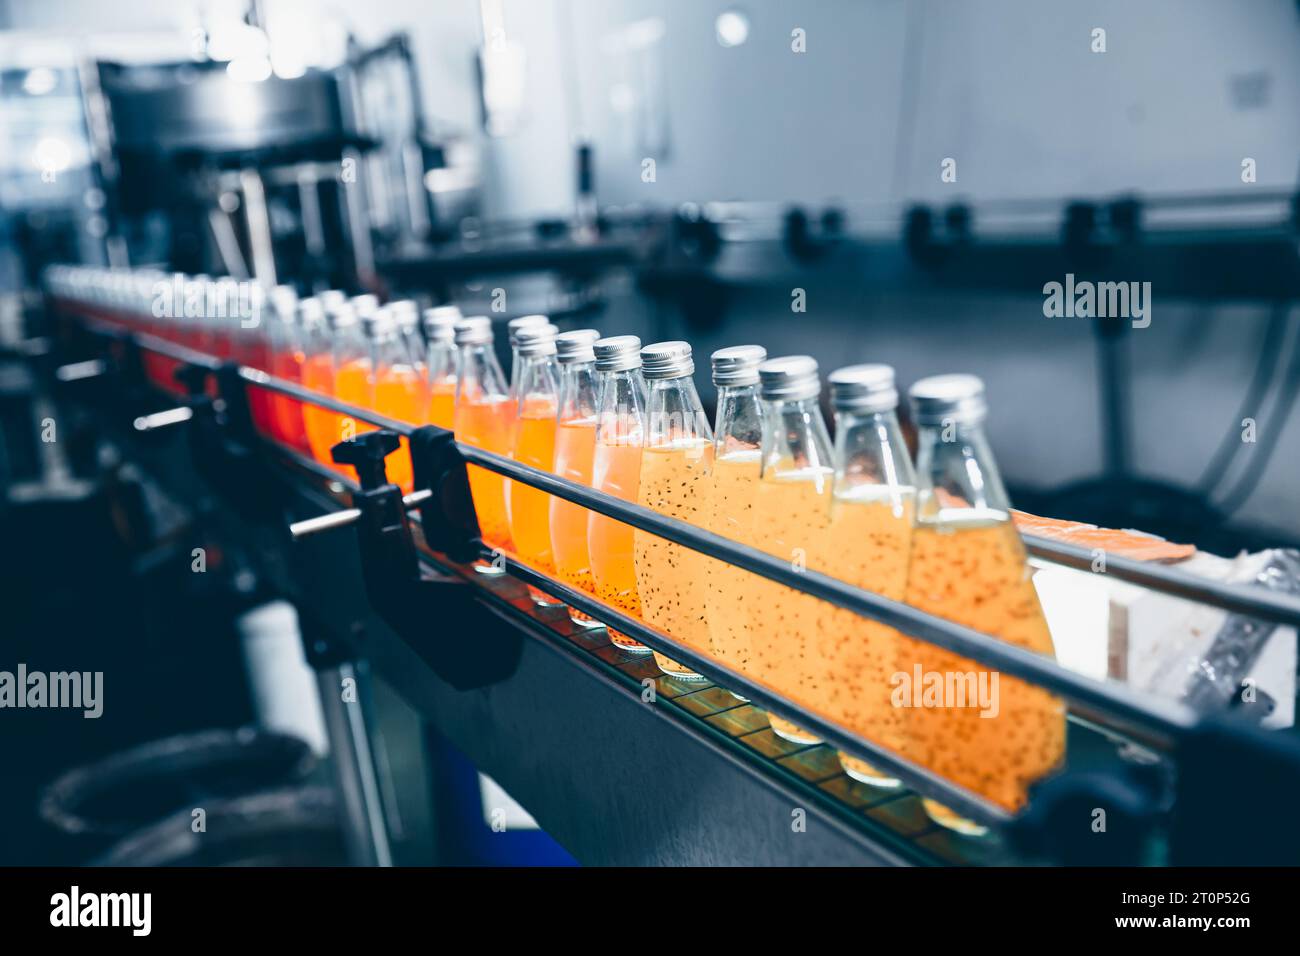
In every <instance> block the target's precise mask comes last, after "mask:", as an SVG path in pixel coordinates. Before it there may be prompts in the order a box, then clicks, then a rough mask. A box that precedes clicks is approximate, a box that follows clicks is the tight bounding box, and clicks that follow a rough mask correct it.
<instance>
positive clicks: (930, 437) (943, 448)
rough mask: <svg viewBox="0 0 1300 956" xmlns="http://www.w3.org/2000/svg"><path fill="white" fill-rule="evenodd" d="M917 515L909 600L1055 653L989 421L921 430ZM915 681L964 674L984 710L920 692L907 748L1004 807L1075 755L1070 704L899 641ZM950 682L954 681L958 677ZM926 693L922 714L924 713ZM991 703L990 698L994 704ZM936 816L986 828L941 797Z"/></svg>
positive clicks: (930, 809) (911, 710)
mask: <svg viewBox="0 0 1300 956" xmlns="http://www.w3.org/2000/svg"><path fill="white" fill-rule="evenodd" d="M917 441H918V447H917V498H916V518H915V527H914V530H913V536H912V546H911V554H910V559H909V562H908V577H907V592H906V598H907V603H909V604H911V605H912V606H913V607H915V608H917V609H918V610H922V611H926V612H928V613H930V614H934V615H936V616H938V617H942V618H945V619H947V620H950V621H953V622H955V623H957V624H963V625H965V626H967V627H971V628H974V629H975V630H978V631H981V632H983V633H985V634H990V635H993V636H995V637H998V638H1001V639H1002V640H1004V641H1007V642H1008V643H1011V644H1016V645H1018V646H1020V647H1023V648H1026V649H1027V650H1031V651H1035V652H1037V653H1040V654H1045V655H1052V654H1054V648H1053V645H1052V637H1051V634H1050V632H1049V631H1048V629H1047V623H1046V621H1045V619H1044V617H1043V613H1042V608H1041V606H1040V605H1039V603H1038V597H1037V594H1036V593H1035V591H1034V586H1033V582H1032V581H1031V578H1030V569H1029V567H1028V565H1027V564H1026V560H1025V551H1024V545H1023V544H1022V543H1021V540H1020V535H1019V533H1018V532H1017V531H1016V529H1015V526H1014V525H1013V524H1012V523H1011V515H1010V506H1009V504H1008V501H1007V496H1006V492H1005V490H1004V489H1003V487H1002V481H1001V478H1000V477H999V475H998V472H997V468H996V465H995V464H994V461H993V456H992V452H991V451H990V449H989V447H988V443H987V441H986V439H985V437H984V433H983V429H982V428H981V427H979V425H977V424H976V425H971V424H961V423H949V424H948V425H945V426H943V427H940V426H923V427H922V428H921V429H920V431H919V434H918V438H917ZM900 646H901V648H902V652H903V655H904V656H903V662H902V663H903V668H902V670H903V672H904V673H905V674H907V675H909V676H910V677H911V683H912V685H916V684H921V685H922V686H924V685H925V684H927V683H929V682H931V681H932V679H933V678H932V675H940V676H946V675H954V674H955V675H962V676H963V678H964V680H965V682H966V683H967V685H968V686H972V687H973V688H975V690H976V691H977V693H978V696H979V698H980V699H979V700H978V701H977V702H976V703H977V704H979V706H969V704H970V703H971V702H969V701H964V702H962V703H963V705H958V702H956V701H949V700H944V701H941V702H940V704H941V706H925V705H924V702H925V698H924V696H923V695H920V694H918V688H917V687H915V686H913V687H912V691H913V692H912V695H911V700H910V703H911V706H908V707H906V708H905V709H904V716H905V720H906V740H905V747H906V752H907V754H908V756H910V757H911V758H912V759H914V760H916V761H917V762H918V763H921V764H923V765H924V766H926V767H928V768H930V769H931V770H934V771H935V772H936V773H939V774H942V775H943V776H945V777H947V778H948V779H950V780H952V781H954V782H956V783H959V784H962V785H963V786H965V787H968V788H970V789H971V790H974V791H975V792H977V793H980V794H982V795H983V796H985V797H987V798H989V799H990V800H993V801H994V802H996V803H998V804H1000V805H1002V806H1003V807H1006V808H1007V809H1008V810H1012V811H1014V810H1017V809H1019V808H1020V807H1021V806H1023V804H1024V802H1025V799H1026V796H1027V791H1028V788H1029V786H1030V784H1032V783H1033V782H1034V781H1035V780H1037V779H1039V778H1040V777H1042V776H1044V775H1045V774H1047V773H1049V772H1051V771H1052V770H1053V769H1054V768H1055V767H1056V766H1057V765H1058V764H1059V763H1060V762H1061V760H1062V759H1063V757H1064V754H1065V709H1064V705H1063V704H1062V702H1061V700H1060V699H1059V698H1057V697H1055V696H1053V695H1052V694H1050V693H1048V692H1047V691H1045V690H1042V689H1040V688H1038V687H1034V686H1033V685H1031V684H1027V683H1025V682H1023V681H1021V680H1018V679H1016V678H1012V677H1009V676H1006V675H999V674H997V673H995V672H990V671H989V670H988V669H987V668H985V667H982V666H981V665H979V664H977V663H976V662H974V661H971V660H969V659H967V658H964V657H961V656H959V655H956V654H953V653H951V652H949V651H945V650H943V649H941V648H938V647H935V646H933V645H930V644H926V643H924V642H921V641H917V640H914V639H911V638H906V637H901V638H900ZM948 683H951V681H949V682H948ZM918 696H920V697H921V700H922V704H923V705H922V706H916V701H917V698H918ZM986 697H987V700H986V699H985V698H986ZM924 804H925V808H926V811H927V813H929V815H930V816H931V818H932V819H933V820H934V821H935V822H936V823H939V824H941V825H943V826H946V827H949V828H951V829H955V830H958V831H961V832H967V833H971V832H979V831H980V830H981V828H980V827H978V826H977V825H975V824H973V823H971V822H970V821H968V820H965V819H963V818H962V817H960V816H958V815H957V814H955V813H953V812H952V811H951V810H950V809H948V808H947V807H945V806H943V805H942V804H939V803H937V802H935V801H933V800H925V801H924Z"/></svg>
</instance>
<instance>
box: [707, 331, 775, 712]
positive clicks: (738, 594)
mask: <svg viewBox="0 0 1300 956" xmlns="http://www.w3.org/2000/svg"><path fill="white" fill-rule="evenodd" d="M766 358H767V350H766V349H765V348H763V347H762V346H761V345H736V346H732V347H730V348H725V349H718V351H716V352H714V353H713V356H712V364H713V384H714V386H715V387H716V388H717V390H718V408H717V416H716V423H717V424H716V425H715V426H714V429H713V488H712V492H711V493H710V494H709V496H708V514H707V522H708V525H707V526H708V529H709V530H710V531H712V532H713V533H714V534H720V535H722V536H723V537H727V538H730V539H731V540H733V541H735V542H737V543H739V544H745V545H752V544H753V524H754V498H755V496H756V495H757V494H758V476H759V472H760V469H761V457H762V447H763V416H762V408H761V403H760V401H759V398H758V366H759V365H760V364H761V363H762V362H763V360H764V359H766ZM752 578H753V575H751V574H750V573H749V572H748V571H742V570H741V569H740V568H737V567H736V566H735V565H732V564H727V563H726V562H724V561H714V560H711V559H706V560H705V570H704V580H705V584H706V587H707V591H708V594H707V596H706V598H705V607H706V609H707V611H708V619H709V649H710V650H711V651H712V653H713V656H714V657H716V658H718V660H720V661H722V662H723V663H724V664H726V665H727V666H728V667H730V668H732V669H734V670H738V671H741V672H742V673H749V671H750V668H751V666H752V665H751V662H750V659H749V658H750V640H749V629H748V620H747V616H746V613H747V608H746V604H745V599H746V593H747V591H748V589H749V582H750V581H751V580H752ZM733 693H734V691H733ZM736 696H737V697H740V695H739V694H737V695H736ZM740 699H741V700H744V699H745V698H744V697H740Z"/></svg>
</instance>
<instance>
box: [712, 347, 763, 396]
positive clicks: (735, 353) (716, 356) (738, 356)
mask: <svg viewBox="0 0 1300 956" xmlns="http://www.w3.org/2000/svg"><path fill="white" fill-rule="evenodd" d="M766 358H767V349H765V348H763V346H761V345H733V346H730V347H729V348H725V349H718V350H717V351H716V352H714V353H713V355H712V356H711V361H712V362H713V384H714V385H716V386H717V387H718V388H724V387H726V386H741V385H757V384H758V367H759V365H761V364H762V363H763V360H764V359H766Z"/></svg>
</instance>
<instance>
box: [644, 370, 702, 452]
mask: <svg viewBox="0 0 1300 956" xmlns="http://www.w3.org/2000/svg"><path fill="white" fill-rule="evenodd" d="M647 384H648V386H649V396H648V398H647V401H646V426H647V428H646V441H645V443H646V447H648V448H656V447H660V446H663V445H674V444H679V443H694V442H702V441H703V442H710V443H711V442H712V441H713V430H712V429H711V428H710V427H709V420H708V418H707V417H706V416H705V414H704V406H703V405H702V404H701V402H700V396H699V393H698V392H696V390H695V382H694V381H692V380H691V377H690V376H689V375H684V376H682V377H680V378H667V379H655V380H653V381H651V382H649V383H647Z"/></svg>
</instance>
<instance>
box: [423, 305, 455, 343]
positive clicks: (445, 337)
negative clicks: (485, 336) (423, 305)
mask: <svg viewBox="0 0 1300 956" xmlns="http://www.w3.org/2000/svg"><path fill="white" fill-rule="evenodd" d="M462 318H464V316H462V315H461V314H460V309H459V308H458V307H456V306H454V305H435V306H434V307H433V308H431V309H425V310H424V334H425V335H427V336H428V337H429V340H430V341H439V342H450V341H452V340H453V339H454V338H455V334H456V323H457V322H459V321H460V320H461V319H462Z"/></svg>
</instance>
